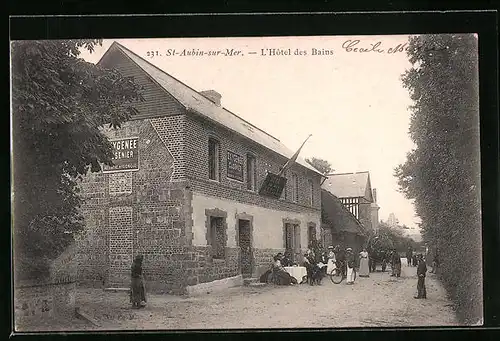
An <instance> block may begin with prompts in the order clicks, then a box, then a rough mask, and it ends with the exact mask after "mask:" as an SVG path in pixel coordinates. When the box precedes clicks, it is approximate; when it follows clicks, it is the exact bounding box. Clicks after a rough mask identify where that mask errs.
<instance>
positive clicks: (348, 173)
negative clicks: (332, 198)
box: [327, 171, 370, 176]
mask: <svg viewBox="0 0 500 341" xmlns="http://www.w3.org/2000/svg"><path fill="white" fill-rule="evenodd" d="M361 173H368V174H369V173H370V171H360V172H345V173H330V174H327V176H333V175H350V174H352V175H354V174H361Z"/></svg>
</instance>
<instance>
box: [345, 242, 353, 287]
mask: <svg viewBox="0 0 500 341" xmlns="http://www.w3.org/2000/svg"><path fill="white" fill-rule="evenodd" d="M354 260H355V259H354V255H353V253H352V249H351V248H350V247H348V248H347V249H346V262H347V278H346V284H354V271H355V270H354V267H355V264H354Z"/></svg>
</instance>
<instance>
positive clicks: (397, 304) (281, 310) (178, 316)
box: [77, 265, 458, 330]
mask: <svg viewBox="0 0 500 341" xmlns="http://www.w3.org/2000/svg"><path fill="white" fill-rule="evenodd" d="M402 271H403V273H402V277H400V278H394V277H390V276H389V273H388V272H385V273H381V272H377V273H372V274H371V275H370V277H369V278H358V279H356V283H355V284H354V285H352V286H349V285H346V284H345V283H344V282H342V283H341V284H339V285H336V284H333V283H332V282H331V281H330V280H329V279H328V278H325V279H324V280H323V284H322V285H321V286H312V287H311V286H309V285H307V284H303V285H295V286H289V287H280V286H273V285H269V286H265V287H259V288H252V287H237V288H231V289H228V290H226V291H224V292H221V293H215V294H206V295H202V296H197V297H178V296H170V295H149V296H148V306H147V307H146V308H144V309H141V310H132V309H130V307H129V302H128V295H127V294H126V293H109V292H104V291H102V290H98V289H86V290H80V292H79V295H78V298H77V304H78V305H79V306H80V307H82V309H84V310H85V311H86V312H87V313H88V314H90V315H92V316H93V317H94V319H95V320H96V321H97V322H98V323H99V324H100V327H94V328H95V329H108V330H109V329H114V330H117V329H127V330H131V329H132V330H145V329H146V330H147V329H149V330H151V329H234V328H236V329H242V328H244V329H249V328H265V329H268V328H311V327H313V328H341V327H382V326H386V327H402V326H405V327H410V326H450V325H457V324H458V322H457V320H456V318H455V315H454V313H453V310H452V308H451V305H450V303H449V302H448V300H447V299H446V297H445V292H444V290H443V288H442V287H441V286H440V284H439V283H438V282H437V280H436V279H435V278H434V275H433V274H429V275H428V277H427V280H426V282H427V283H426V284H427V295H428V296H427V297H428V298H427V300H417V299H414V298H413V296H414V295H415V292H416V283H417V279H416V268H413V267H407V266H406V265H403V269H402ZM77 328H78V327H77Z"/></svg>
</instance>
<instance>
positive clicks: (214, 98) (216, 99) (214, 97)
mask: <svg viewBox="0 0 500 341" xmlns="http://www.w3.org/2000/svg"><path fill="white" fill-rule="evenodd" d="M200 94H202V95H203V96H205V97H206V98H208V99H209V100H210V101H211V102H213V103H215V105H217V106H218V107H220V106H221V102H220V100H221V98H222V95H221V94H220V93H218V92H217V91H215V90H205V91H200Z"/></svg>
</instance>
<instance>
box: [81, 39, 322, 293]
mask: <svg viewBox="0 0 500 341" xmlns="http://www.w3.org/2000/svg"><path fill="white" fill-rule="evenodd" d="M99 63H100V65H101V66H103V67H108V68H111V67H113V68H116V69H118V70H119V71H120V72H121V73H122V74H123V75H124V76H131V77H134V79H135V81H136V82H137V83H139V84H141V85H142V86H143V88H144V93H143V97H144V99H145V100H144V102H141V103H137V105H136V108H137V109H138V111H139V114H138V115H136V116H135V117H134V118H133V119H132V120H131V121H129V122H127V123H126V124H124V125H122V127H121V128H120V129H116V130H115V129H106V130H104V132H105V134H106V135H107V136H108V137H109V139H110V141H111V142H112V144H113V146H114V149H115V160H114V161H115V166H114V167H111V168H109V167H108V168H104V170H103V171H102V172H99V173H92V174H88V175H87V176H86V177H85V179H84V180H83V181H82V183H81V195H82V197H83V198H84V201H85V204H84V205H83V207H82V212H83V214H84V217H85V224H86V229H85V232H84V233H82V234H81V235H80V236H79V237H78V239H77V245H78V248H79V253H78V257H79V279H80V281H81V282H87V283H95V284H99V285H104V286H107V287H123V286H128V283H129V275H130V266H131V263H132V260H133V257H134V256H135V255H137V254H142V255H143V256H144V276H145V278H146V281H147V283H148V286H149V288H150V289H152V290H155V291H173V292H179V291H180V292H182V291H183V290H184V289H185V287H186V286H191V285H196V284H201V283H206V282H210V281H213V280H217V279H223V278H227V277H232V276H236V275H239V274H242V275H243V276H255V275H256V271H257V269H259V267H261V266H264V265H266V266H267V265H269V264H270V263H271V261H272V256H273V255H274V254H276V253H277V252H284V251H285V250H286V249H288V250H289V251H290V252H292V253H293V254H294V256H295V257H297V258H298V257H299V256H300V254H301V253H302V252H303V251H304V250H305V249H306V247H307V245H308V243H309V242H310V240H309V239H310V238H317V236H319V232H320V224H321V192H320V190H321V185H320V184H321V180H322V175H321V174H320V173H319V172H318V171H317V170H315V169H314V168H313V167H311V166H310V165H308V164H307V163H306V162H305V161H304V160H303V159H301V158H299V159H298V160H297V162H296V163H294V164H293V166H292V167H291V168H290V169H289V170H288V171H287V174H286V177H287V185H286V188H285V190H284V191H283V194H282V197H281V198H279V199H272V198H268V197H264V196H261V195H259V194H258V191H259V188H260V185H261V184H262V181H263V180H264V178H265V176H266V174H267V172H272V173H278V171H279V169H280V167H281V166H282V165H283V164H284V163H285V162H286V161H287V160H288V158H289V157H291V156H292V154H293V152H292V151H290V150H288V149H287V148H286V147H285V146H283V144H281V143H280V141H279V140H277V139H276V138H274V137H272V136H270V135H268V134H267V133H265V132H264V131H262V130H260V129H258V128H257V127H255V126H253V125H252V124H250V123H249V122H246V121H245V120H243V119H241V118H240V117H238V116H237V115H235V114H233V113H231V112H229V111H228V110H226V109H224V108H223V107H222V106H221V103H220V102H221V96H220V95H219V94H218V93H217V92H215V91H213V90H210V91H205V92H197V91H195V90H193V89H191V88H190V87H189V86H187V85H185V84H183V83H182V82H180V81H179V80H177V79H175V78H173V77H172V76H170V75H168V74H167V73H165V72H163V71H162V70H160V69H158V68H157V67H155V66H153V65H152V64H150V63H148V62H147V61H145V60H144V59H142V58H140V57H139V56H137V55H136V54H134V53H133V52H131V51H130V50H128V49H126V48H125V47H123V46H121V45H119V44H117V43H114V44H113V45H112V46H111V47H110V48H109V50H108V51H107V52H106V54H105V55H104V56H103V57H102V59H101V61H100V62H99Z"/></svg>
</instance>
